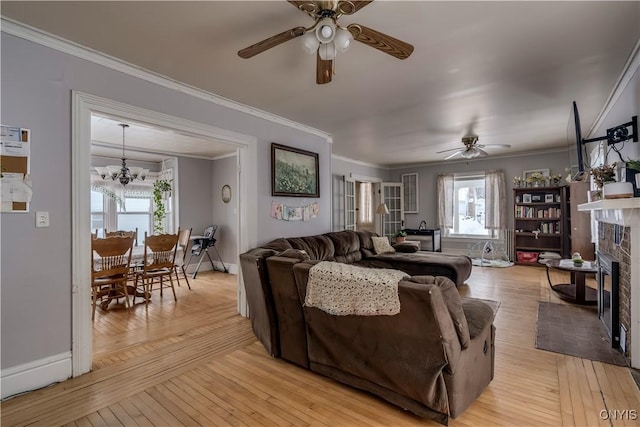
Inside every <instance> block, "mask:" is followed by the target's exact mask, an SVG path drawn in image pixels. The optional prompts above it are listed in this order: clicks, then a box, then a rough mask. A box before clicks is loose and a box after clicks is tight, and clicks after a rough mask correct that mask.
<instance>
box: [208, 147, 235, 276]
mask: <svg viewBox="0 0 640 427" xmlns="http://www.w3.org/2000/svg"><path fill="white" fill-rule="evenodd" d="M211 163H212V167H211V178H212V179H211V182H212V185H213V194H212V199H213V223H215V224H218V231H217V232H216V236H215V237H216V239H217V241H216V248H217V249H218V252H219V253H220V257H221V258H222V260H223V261H224V262H225V264H229V263H231V264H238V246H237V241H238V226H239V224H238V184H237V183H238V165H237V163H238V158H237V156H232V157H226V158H224V159H217V160H214V161H212V162H211ZM224 185H229V186H230V187H231V201H230V202H229V203H225V202H223V201H222V187H223V186H224ZM214 261H217V260H216V259H214ZM228 267H229V266H228V265H227V268H228Z"/></svg>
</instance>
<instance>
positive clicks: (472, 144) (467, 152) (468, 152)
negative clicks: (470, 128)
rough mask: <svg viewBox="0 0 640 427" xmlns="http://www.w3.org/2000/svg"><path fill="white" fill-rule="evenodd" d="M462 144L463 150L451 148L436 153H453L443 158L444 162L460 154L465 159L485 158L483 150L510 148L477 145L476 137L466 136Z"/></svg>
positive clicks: (501, 145) (485, 153)
mask: <svg viewBox="0 0 640 427" xmlns="http://www.w3.org/2000/svg"><path fill="white" fill-rule="evenodd" d="M462 143H463V144H464V148H452V149H450V150H443V151H438V152H437V153H438V154H440V153H446V152H448V151H455V153H453V154H450V155H449V156H447V157H445V160H449V159H452V158H454V157H455V156H457V155H458V154H460V156H461V157H463V158H465V159H473V158H476V157H486V156H488V155H489V153H487V152H486V151H484V150H483V148H495V147H501V148H511V145H509V144H486V145H482V144H478V136H477V135H468V136H465V137H463V138H462Z"/></svg>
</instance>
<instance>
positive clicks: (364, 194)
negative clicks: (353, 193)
mask: <svg viewBox="0 0 640 427" xmlns="http://www.w3.org/2000/svg"><path fill="white" fill-rule="evenodd" d="M358 193H359V196H360V200H359V202H360V203H359V206H358V228H359V229H370V228H373V197H372V195H373V186H372V185H371V183H370V182H361V183H360V185H359V186H358Z"/></svg>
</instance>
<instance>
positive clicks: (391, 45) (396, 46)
mask: <svg viewBox="0 0 640 427" xmlns="http://www.w3.org/2000/svg"><path fill="white" fill-rule="evenodd" d="M347 29H348V30H349V32H350V33H351V35H352V36H353V38H354V39H355V40H358V41H359V42H361V43H364V44H366V45H369V46H371V47H373V48H375V49H378V50H381V51H382V52H384V53H387V54H389V55H391V56H395V57H396V58H398V59H406V58H408V57H409V56H410V55H411V53H412V52H413V46H412V45H410V44H409V43H406V42H403V41H402V40H398V39H396V38H394V37H391V36H389V35H387V34H383V33H381V32H379V31H376V30H372V29H371V28H369V27H365V26H364V25H360V24H350V25H349V26H348V27H347Z"/></svg>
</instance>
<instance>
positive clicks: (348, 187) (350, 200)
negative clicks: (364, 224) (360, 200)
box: [344, 175, 356, 231]
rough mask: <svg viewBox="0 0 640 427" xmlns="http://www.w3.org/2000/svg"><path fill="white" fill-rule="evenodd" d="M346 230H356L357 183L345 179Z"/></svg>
mask: <svg viewBox="0 0 640 427" xmlns="http://www.w3.org/2000/svg"><path fill="white" fill-rule="evenodd" d="M344 229H345V230H353V231H355V230H356V181H355V180H354V179H353V178H350V177H347V176H346V175H345V177H344Z"/></svg>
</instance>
